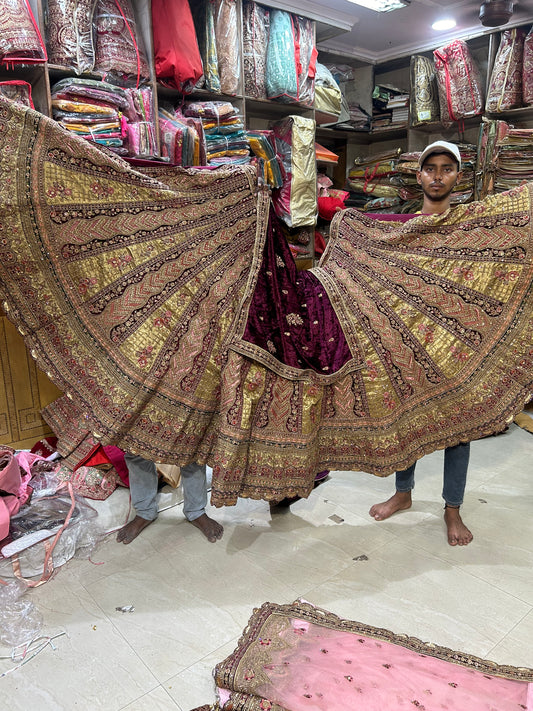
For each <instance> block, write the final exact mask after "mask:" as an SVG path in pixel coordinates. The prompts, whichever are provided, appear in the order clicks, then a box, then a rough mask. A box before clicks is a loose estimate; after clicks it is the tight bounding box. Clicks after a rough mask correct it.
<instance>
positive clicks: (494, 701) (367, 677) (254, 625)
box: [196, 600, 533, 711]
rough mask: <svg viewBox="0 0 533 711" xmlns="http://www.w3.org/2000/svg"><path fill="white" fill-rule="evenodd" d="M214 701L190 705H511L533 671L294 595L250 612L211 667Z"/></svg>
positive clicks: (247, 708)
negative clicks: (226, 652)
mask: <svg viewBox="0 0 533 711" xmlns="http://www.w3.org/2000/svg"><path fill="white" fill-rule="evenodd" d="M214 677H215V684H216V685H217V696H218V701H217V702H216V703H215V704H212V705H206V706H202V707H200V708H199V709H196V711H209V710H211V711H217V710H220V711H221V710H222V709H224V711H265V710H269V711H305V710H306V709H324V710H325V709H327V711H346V710H347V709H364V711H385V710H391V711H392V710H393V709H412V708H416V709H419V711H437V709H450V710H451V709H453V711H496V709H497V710H498V711H515V710H517V709H531V708H532V706H531V703H532V699H533V669H527V668H517V667H511V666H504V665H498V664H495V663H494V662H491V661H487V660H485V659H482V658H480V657H474V656H472V655H470V654H466V653H464V652H459V651H454V650H452V649H448V648H446V647H440V646H438V645H436V644H429V643H424V642H422V641H421V640H419V639H416V638H415V637H408V636H407V635H399V634H394V633H393V632H390V631H389V630H386V629H382V628H377V627H371V626H370V625H365V624H362V623H360V622H352V621H350V620H345V619H342V618H340V617H337V616H336V615H334V614H332V613H331V612H328V611H326V610H323V609H321V608H318V607H315V606H313V605H311V604H310V603H308V602H304V601H302V600H297V601H296V602H294V603H292V604H290V605H276V604H274V603H269V602H267V603H265V604H263V605H262V606H261V607H260V608H258V609H255V610H254V612H253V614H252V617H251V618H250V620H249V622H248V625H247V626H246V629H245V631H244V633H243V635H242V637H241V639H240V640H239V644H238V646H237V648H236V649H235V651H234V652H233V653H232V654H231V655H230V656H229V657H228V658H227V659H225V660H224V661H223V662H220V664H217V666H216V667H215V670H214Z"/></svg>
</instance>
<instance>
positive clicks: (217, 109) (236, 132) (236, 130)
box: [183, 101, 250, 165]
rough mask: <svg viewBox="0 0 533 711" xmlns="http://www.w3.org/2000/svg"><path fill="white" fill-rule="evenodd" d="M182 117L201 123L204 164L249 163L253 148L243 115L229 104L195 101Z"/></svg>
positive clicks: (187, 105) (184, 111)
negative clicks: (245, 129)
mask: <svg viewBox="0 0 533 711" xmlns="http://www.w3.org/2000/svg"><path fill="white" fill-rule="evenodd" d="M183 114H184V116H185V117H187V118H193V119H198V120H201V121H200V123H201V127H202V134H203V135H202V140H203V143H204V145H205V164H207V165H222V164H225V163H236V164H241V163H248V162H249V160H250V145H249V143H248V138H247V134H246V132H245V131H244V123H243V120H242V116H240V115H239V114H238V112H237V109H236V108H235V107H234V106H233V104H231V103H230V102H229V101H205V102H203V101H192V102H190V103H188V104H186V105H185V108H184V110H183ZM196 165H197V164H196Z"/></svg>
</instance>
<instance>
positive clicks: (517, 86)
mask: <svg viewBox="0 0 533 711" xmlns="http://www.w3.org/2000/svg"><path fill="white" fill-rule="evenodd" d="M525 36H526V33H525V32H524V30H522V29H521V28H517V27H515V28H513V29H512V30H504V32H502V36H501V40H500V46H499V47H498V52H497V54H496V59H495V60H494V66H493V69H492V74H491V77H490V83H489V90H488V93H487V105H486V110H487V111H491V112H498V111H507V110H509V109H516V108H518V107H519V106H522V65H523V58H524V39H525Z"/></svg>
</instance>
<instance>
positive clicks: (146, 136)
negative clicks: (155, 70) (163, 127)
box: [124, 87, 158, 158]
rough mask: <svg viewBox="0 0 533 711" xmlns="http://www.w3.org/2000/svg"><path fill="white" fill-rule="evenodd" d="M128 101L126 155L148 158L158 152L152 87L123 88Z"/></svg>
mask: <svg viewBox="0 0 533 711" xmlns="http://www.w3.org/2000/svg"><path fill="white" fill-rule="evenodd" d="M124 92H125V94H126V96H127V97H128V101H129V109H128V111H127V113H126V115H127V123H126V134H127V148H128V155H130V156H135V157H138V158H150V157H153V156H156V155H157V153H158V149H157V141H156V136H155V130H156V129H155V119H154V106H153V96H152V89H151V88H150V87H140V88H138V89H134V88H126V89H124Z"/></svg>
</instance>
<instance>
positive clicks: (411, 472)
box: [396, 462, 416, 493]
mask: <svg viewBox="0 0 533 711" xmlns="http://www.w3.org/2000/svg"><path fill="white" fill-rule="evenodd" d="M415 467H416V462H415V463H414V464H411V466H410V467H407V469H403V470H402V471H399V472H396V491H400V492H402V493H405V492H407V491H411V490H412V489H414V488H415Z"/></svg>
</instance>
